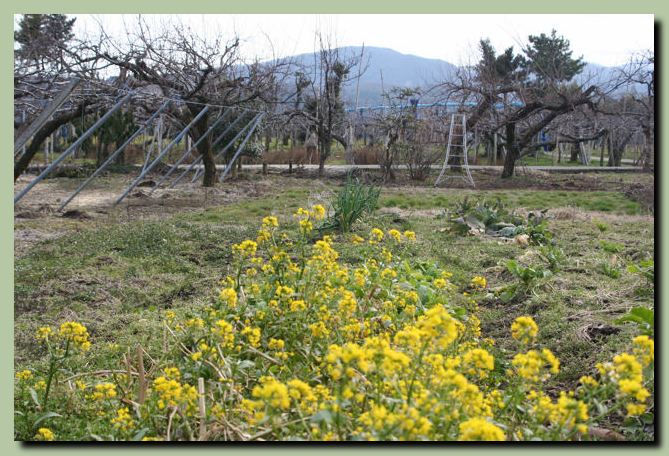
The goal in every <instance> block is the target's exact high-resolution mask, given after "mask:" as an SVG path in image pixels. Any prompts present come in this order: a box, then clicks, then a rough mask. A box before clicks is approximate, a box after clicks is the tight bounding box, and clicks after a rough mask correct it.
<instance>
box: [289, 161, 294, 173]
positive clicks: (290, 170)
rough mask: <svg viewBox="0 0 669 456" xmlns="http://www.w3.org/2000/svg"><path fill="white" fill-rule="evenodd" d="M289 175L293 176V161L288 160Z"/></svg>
mask: <svg viewBox="0 0 669 456" xmlns="http://www.w3.org/2000/svg"><path fill="white" fill-rule="evenodd" d="M288 174H293V160H288Z"/></svg>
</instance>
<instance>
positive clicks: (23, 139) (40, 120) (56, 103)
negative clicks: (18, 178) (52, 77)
mask: <svg viewBox="0 0 669 456" xmlns="http://www.w3.org/2000/svg"><path fill="white" fill-rule="evenodd" d="M80 82H81V79H79V78H74V79H73V80H72V81H71V82H70V83H69V84H68V85H67V86H66V87H65V88H64V89H63V91H62V92H60V93H59V94H58V96H56V98H54V99H53V101H52V102H51V103H50V104H49V106H47V107H46V108H45V109H44V111H42V112H41V113H40V115H39V116H38V117H37V119H35V121H34V122H33V123H31V124H30V126H29V127H28V128H26V129H25V130H23V132H22V133H21V134H20V135H19V137H18V138H16V140H15V141H14V154H16V152H17V151H18V150H19V149H21V147H23V145H24V144H25V143H27V142H28V140H29V139H30V137H32V136H33V135H34V134H35V133H37V130H39V129H40V128H42V127H43V126H44V124H45V123H47V121H48V120H49V117H51V115H52V114H53V113H54V112H56V110H57V109H58V108H60V107H61V106H62V104H63V103H65V100H66V99H67V97H68V96H69V95H70V94H71V93H72V91H73V90H74V88H75V87H77V85H79V83H80Z"/></svg>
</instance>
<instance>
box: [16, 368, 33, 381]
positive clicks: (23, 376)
mask: <svg viewBox="0 0 669 456" xmlns="http://www.w3.org/2000/svg"><path fill="white" fill-rule="evenodd" d="M14 376H15V377H16V379H18V380H22V381H25V380H30V379H31V378H33V373H32V371H29V370H28V369H24V370H22V371H18V372H17V373H16V374H15V375H14Z"/></svg>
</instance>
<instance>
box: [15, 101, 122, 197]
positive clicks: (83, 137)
mask: <svg viewBox="0 0 669 456" xmlns="http://www.w3.org/2000/svg"><path fill="white" fill-rule="evenodd" d="M132 94H133V92H128V94H127V95H126V96H124V97H123V98H121V99H120V100H119V101H118V102H117V103H116V104H115V105H114V106H112V108H111V109H110V110H109V111H107V112H106V113H105V115H104V116H102V117H100V118H99V119H98V121H97V122H95V123H94V124H93V125H92V126H91V128H89V129H88V130H86V132H85V133H84V134H83V135H81V136H80V137H79V138H77V140H76V141H75V142H74V143H72V145H71V146H70V147H68V148H67V150H65V152H63V153H62V154H60V156H59V157H58V158H57V159H55V160H54V161H53V163H51V165H49V166H48V167H47V169H45V170H44V171H42V173H41V174H40V175H39V176H37V177H36V178H35V179H33V180H32V181H31V182H30V183H29V184H28V185H26V187H25V188H24V189H23V190H21V191H20V192H19V193H18V194H17V195H16V196H14V204H16V203H18V202H19V201H20V200H21V198H23V197H24V196H25V195H26V193H28V192H29V191H30V189H32V188H33V187H34V186H35V185H37V184H38V183H39V182H40V181H41V180H42V179H44V178H45V177H46V176H47V175H48V174H49V173H50V172H51V171H53V170H54V169H55V168H56V167H58V165H60V163H61V162H62V161H63V160H65V159H66V158H67V157H69V156H70V155H71V154H72V153H73V152H74V151H75V150H77V148H78V147H79V146H80V145H81V143H83V142H84V141H85V140H86V139H88V137H89V136H90V135H92V134H93V133H94V132H95V130H97V129H98V128H99V127H100V126H101V125H102V124H104V123H105V122H106V121H107V119H109V118H110V117H111V116H112V114H114V113H115V112H116V111H118V110H119V109H120V108H121V106H123V104H125V102H126V101H128V100H129V99H130V96H131V95H132Z"/></svg>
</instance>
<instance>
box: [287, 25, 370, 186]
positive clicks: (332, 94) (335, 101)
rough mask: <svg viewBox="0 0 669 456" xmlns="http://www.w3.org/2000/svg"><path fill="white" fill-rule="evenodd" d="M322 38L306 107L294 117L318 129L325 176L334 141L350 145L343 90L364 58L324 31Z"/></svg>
mask: <svg viewBox="0 0 669 456" xmlns="http://www.w3.org/2000/svg"><path fill="white" fill-rule="evenodd" d="M318 41H319V44H320V49H319V51H318V56H317V62H316V64H315V67H314V68H313V73H314V77H313V78H312V80H311V81H310V84H309V88H308V89H306V90H305V98H304V107H303V109H301V110H299V111H296V112H293V113H291V117H296V116H300V117H302V118H304V119H305V120H306V123H307V125H308V128H309V129H313V130H314V131H315V133H316V136H317V138H318V146H319V162H318V174H319V176H322V175H323V173H324V170H325V161H326V160H327V159H328V158H329V157H330V154H331V151H332V142H333V141H337V142H338V143H340V144H341V145H342V146H343V147H344V149H346V148H347V141H348V138H347V136H348V135H346V132H345V130H346V126H347V123H346V115H345V112H344V102H343V99H342V89H343V87H344V85H345V84H347V83H348V82H349V81H350V80H351V77H350V75H351V70H352V69H353V68H355V67H356V66H357V65H359V64H360V58H359V57H357V56H345V55H343V52H342V51H341V50H340V49H338V48H335V47H333V45H332V43H331V42H330V40H329V39H328V38H327V37H324V36H323V35H322V34H319V35H318ZM305 73H306V72H305ZM358 77H359V74H358Z"/></svg>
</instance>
